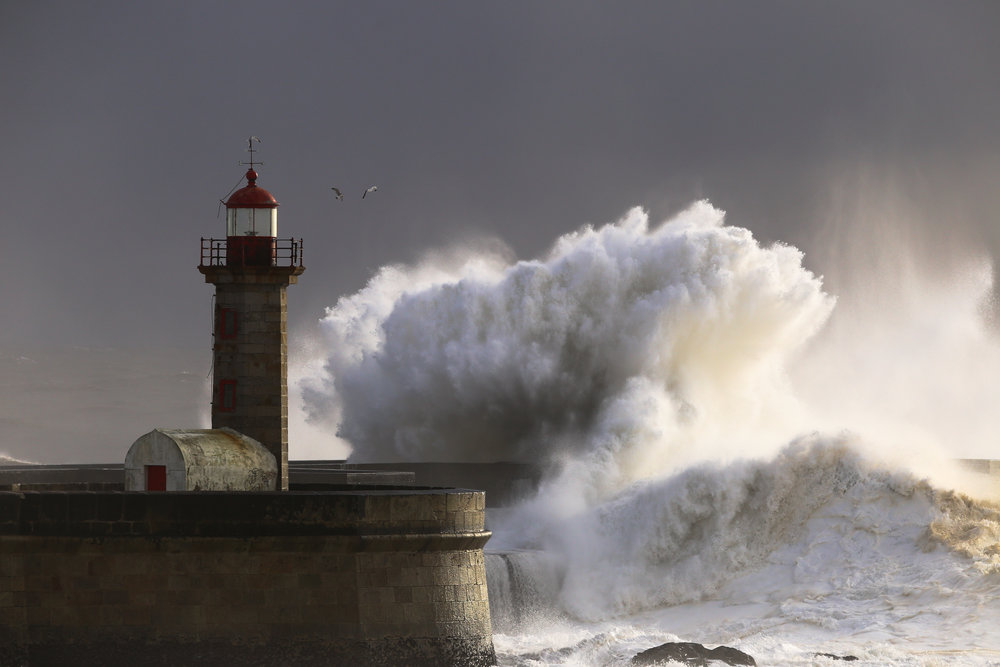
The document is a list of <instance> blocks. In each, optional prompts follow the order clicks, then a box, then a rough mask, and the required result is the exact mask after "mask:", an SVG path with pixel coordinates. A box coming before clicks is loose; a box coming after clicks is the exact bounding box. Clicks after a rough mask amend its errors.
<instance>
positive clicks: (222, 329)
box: [218, 308, 239, 340]
mask: <svg viewBox="0 0 1000 667" xmlns="http://www.w3.org/2000/svg"><path fill="white" fill-rule="evenodd" d="M238 315H239V313H238V312H237V311H236V310H235V309H234V308H219V326H218V331H219V338H223V339H226V340H229V339H233V338H236V333H237V331H238V329H239V317H238Z"/></svg>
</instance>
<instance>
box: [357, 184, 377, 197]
mask: <svg viewBox="0 0 1000 667" xmlns="http://www.w3.org/2000/svg"><path fill="white" fill-rule="evenodd" d="M376 190H378V186H377V185H373V186H371V187H370V188H368V189H367V190H365V191H364V192H363V193H362V194H361V198H362V199H364V198H365V195H367V194H368V193H369V192H375V191H376Z"/></svg>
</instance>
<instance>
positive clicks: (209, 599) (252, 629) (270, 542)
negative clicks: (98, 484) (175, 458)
mask: <svg viewBox="0 0 1000 667" xmlns="http://www.w3.org/2000/svg"><path fill="white" fill-rule="evenodd" d="M484 508H485V499H484V496H483V493H482V492H478V491H469V490H462V489H419V488H412V487H401V488H395V489H392V488H381V489H378V490H371V489H369V490H365V491H360V490H356V491H351V490H344V491H338V492H332V491H328V492H295V491H291V492H283V493H279V492H271V493H259V492H258V493H221V492H180V493H169V494H168V493H153V492H150V493H134V492H133V493H123V492H110V493H108V492H79V491H77V492H54V491H47V492H20V493H18V492H12V491H8V492H0V664H4V665H62V664H73V665H133V664H151V665H179V664H184V665H227V664H239V665H324V666H328V665H337V664H351V665H435V666H437V665H453V666H455V667H460V666H461V667H465V666H475V665H492V664H495V656H494V651H493V643H492V634H491V626H490V614H489V602H488V598H487V591H486V572H485V564H484V557H483V545H484V544H485V543H486V541H487V540H488V539H489V537H490V534H489V532H488V531H486V530H484V516H485V512H484Z"/></svg>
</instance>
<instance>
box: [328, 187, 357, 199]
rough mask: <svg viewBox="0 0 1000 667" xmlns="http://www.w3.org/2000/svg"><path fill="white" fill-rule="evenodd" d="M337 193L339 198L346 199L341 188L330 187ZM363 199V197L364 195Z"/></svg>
mask: <svg viewBox="0 0 1000 667" xmlns="http://www.w3.org/2000/svg"><path fill="white" fill-rule="evenodd" d="M330 189H331V190H333V192H334V193H335V194H336V195H337V199H339V200H340V201H344V193H343V192H341V191H340V188H330ZM362 199H363V197H362Z"/></svg>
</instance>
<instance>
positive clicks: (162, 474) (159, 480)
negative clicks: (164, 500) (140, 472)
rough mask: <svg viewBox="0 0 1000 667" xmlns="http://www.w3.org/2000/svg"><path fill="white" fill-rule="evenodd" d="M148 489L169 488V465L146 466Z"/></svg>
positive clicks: (159, 489)
mask: <svg viewBox="0 0 1000 667" xmlns="http://www.w3.org/2000/svg"><path fill="white" fill-rule="evenodd" d="M146 490H147V491H166V490H167V466H146Z"/></svg>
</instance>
